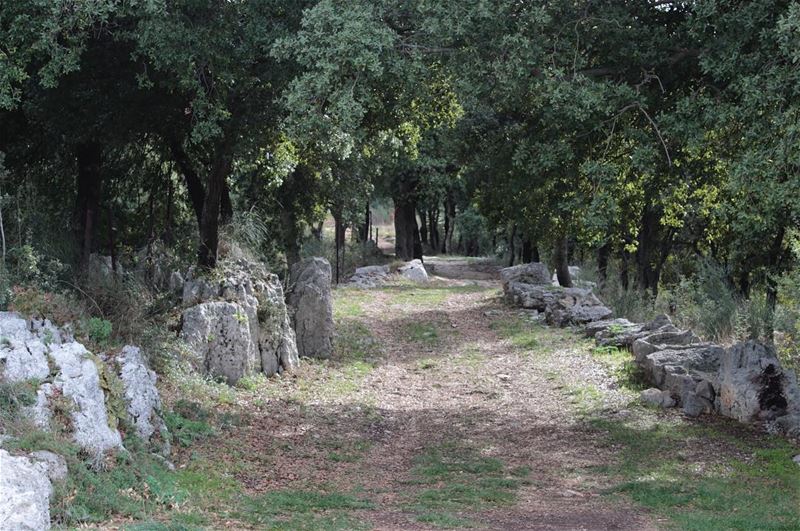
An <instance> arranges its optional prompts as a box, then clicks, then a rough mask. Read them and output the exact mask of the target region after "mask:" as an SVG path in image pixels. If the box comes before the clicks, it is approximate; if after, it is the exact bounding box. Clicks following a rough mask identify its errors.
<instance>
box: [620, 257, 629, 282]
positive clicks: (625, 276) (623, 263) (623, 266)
mask: <svg viewBox="0 0 800 531" xmlns="http://www.w3.org/2000/svg"><path fill="white" fill-rule="evenodd" d="M629 260H630V253H629V252H628V251H622V252H621V253H620V255H619V283H620V285H621V286H622V289H624V290H625V291H628V288H629V287H630V273H629V266H628V262H629Z"/></svg>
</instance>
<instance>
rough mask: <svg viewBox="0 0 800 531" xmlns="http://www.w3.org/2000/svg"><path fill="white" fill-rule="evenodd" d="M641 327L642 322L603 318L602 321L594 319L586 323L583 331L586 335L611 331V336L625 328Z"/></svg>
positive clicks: (591, 335) (594, 335) (592, 335)
mask: <svg viewBox="0 0 800 531" xmlns="http://www.w3.org/2000/svg"><path fill="white" fill-rule="evenodd" d="M637 327H638V328H639V329H641V327H642V325H641V324H636V323H632V322H631V321H629V320H627V319H621V318H620V319H603V320H602V321H594V322H591V323H586V325H585V326H584V327H583V333H584V334H586V337H596V336H597V334H599V333H601V332H606V331H610V332H609V334H610V335H611V336H615V335H618V334H620V333H622V332H623V331H625V330H629V329H633V328H637Z"/></svg>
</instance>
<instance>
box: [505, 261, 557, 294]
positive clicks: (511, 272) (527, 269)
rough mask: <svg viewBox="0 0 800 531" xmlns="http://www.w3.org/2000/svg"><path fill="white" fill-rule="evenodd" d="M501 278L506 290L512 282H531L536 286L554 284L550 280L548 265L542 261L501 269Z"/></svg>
mask: <svg viewBox="0 0 800 531" xmlns="http://www.w3.org/2000/svg"><path fill="white" fill-rule="evenodd" d="M500 279H501V280H502V282H503V289H504V290H506V289H507V286H508V285H510V284H511V283H512V282H516V283H519V284H531V285H534V286H549V285H551V284H552V282H551V280H550V271H549V270H548V268H547V266H546V265H544V264H542V263H540V262H531V263H530V264H520V265H517V266H513V267H506V268H505V269H501V270H500Z"/></svg>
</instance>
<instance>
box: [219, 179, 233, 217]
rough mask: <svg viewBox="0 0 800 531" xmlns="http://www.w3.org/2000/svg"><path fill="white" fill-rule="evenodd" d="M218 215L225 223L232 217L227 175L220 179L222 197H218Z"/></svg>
mask: <svg viewBox="0 0 800 531" xmlns="http://www.w3.org/2000/svg"><path fill="white" fill-rule="evenodd" d="M219 215H220V219H221V221H222V223H223V224H224V225H227V224H228V223H230V222H231V220H232V219H233V203H231V191H230V186H228V177H227V176H225V180H223V181H222V198H221V199H220V205H219Z"/></svg>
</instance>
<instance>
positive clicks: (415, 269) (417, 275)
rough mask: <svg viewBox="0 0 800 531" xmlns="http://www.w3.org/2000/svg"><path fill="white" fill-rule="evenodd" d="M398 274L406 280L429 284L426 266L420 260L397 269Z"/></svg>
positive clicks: (412, 261)
mask: <svg viewBox="0 0 800 531" xmlns="http://www.w3.org/2000/svg"><path fill="white" fill-rule="evenodd" d="M397 272H398V273H400V274H401V275H402V276H403V277H404V278H407V279H409V280H413V281H414V282H427V281H428V272H427V271H425V266H424V265H422V261H421V260H419V259H415V260H411V261H410V262H408V263H407V264H406V265H403V266H400V267H399V268H397Z"/></svg>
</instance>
